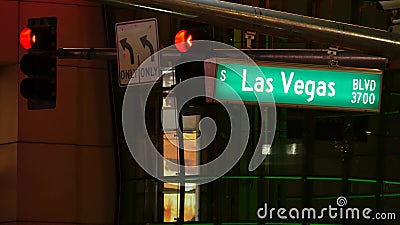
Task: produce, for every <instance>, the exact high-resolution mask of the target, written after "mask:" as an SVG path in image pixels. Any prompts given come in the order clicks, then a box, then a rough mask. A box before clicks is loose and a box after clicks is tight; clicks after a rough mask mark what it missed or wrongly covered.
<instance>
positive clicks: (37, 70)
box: [20, 17, 57, 109]
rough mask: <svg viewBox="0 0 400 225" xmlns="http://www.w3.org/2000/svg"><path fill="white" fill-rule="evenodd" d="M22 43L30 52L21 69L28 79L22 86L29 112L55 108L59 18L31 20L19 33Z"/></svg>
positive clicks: (26, 55) (21, 61)
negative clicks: (30, 110)
mask: <svg viewBox="0 0 400 225" xmlns="http://www.w3.org/2000/svg"><path fill="white" fill-rule="evenodd" d="M20 44H21V46H22V47H23V48H25V49H27V50H28V53H27V54H25V55H23V56H22V57H21V60H20V69H21V71H22V72H23V73H24V74H26V75H27V76H28V77H27V78H25V79H23V80H22V81H21V84H20V92H21V95H22V97H24V98H26V99H28V109H52V108H55V107H56V97H57V18H56V17H45V18H31V19H29V20H28V26H27V28H25V29H23V30H22V31H21V33H20Z"/></svg>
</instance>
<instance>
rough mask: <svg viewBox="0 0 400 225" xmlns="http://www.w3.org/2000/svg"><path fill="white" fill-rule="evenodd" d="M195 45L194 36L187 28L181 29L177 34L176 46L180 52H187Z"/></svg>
mask: <svg viewBox="0 0 400 225" xmlns="http://www.w3.org/2000/svg"><path fill="white" fill-rule="evenodd" d="M192 45H193V37H192V35H191V34H190V33H189V32H188V31H187V30H180V31H178V33H176V35H175V46H176V48H177V49H178V51H180V52H187V51H188V50H189V49H190V48H191V47H192Z"/></svg>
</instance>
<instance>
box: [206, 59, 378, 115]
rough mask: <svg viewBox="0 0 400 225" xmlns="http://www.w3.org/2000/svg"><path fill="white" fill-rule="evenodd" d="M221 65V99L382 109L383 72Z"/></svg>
mask: <svg viewBox="0 0 400 225" xmlns="http://www.w3.org/2000/svg"><path fill="white" fill-rule="evenodd" d="M217 63H218V64H217V66H216V68H215V70H214V71H215V73H216V78H217V81H216V83H215V87H214V88H215V89H214V90H213V92H214V93H213V96H214V97H215V98H216V99H217V100H221V101H246V102H261V103H270V102H273V101H275V103H276V104H278V105H279V104H281V105H288V106H297V107H320V108H334V109H344V110H355V111H374V112H376V111H379V108H380V98H381V77H382V72H381V71H379V70H368V69H351V70H350V69H338V68H330V67H322V66H319V67H317V66H310V65H302V66H301V67H300V66H299V65H298V64H293V65H292V64H286V63H285V64H272V63H271V64H263V65H258V66H256V65H245V64H240V63H225V62H220V61H217ZM233 92H236V93H237V94H234V93H233ZM238 96H239V97H240V98H241V99H240V98H238ZM272 96H273V97H272Z"/></svg>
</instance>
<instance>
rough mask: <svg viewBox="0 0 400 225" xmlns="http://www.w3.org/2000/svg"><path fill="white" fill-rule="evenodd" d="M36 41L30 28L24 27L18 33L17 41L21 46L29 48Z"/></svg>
mask: <svg viewBox="0 0 400 225" xmlns="http://www.w3.org/2000/svg"><path fill="white" fill-rule="evenodd" d="M35 42H36V35H35V34H34V33H33V32H32V29H30V28H24V29H23V30H22V31H21V33H20V34H19V43H20V44H21V46H22V47H23V48H24V49H26V50H29V49H31V48H32V47H33V45H34V44H35Z"/></svg>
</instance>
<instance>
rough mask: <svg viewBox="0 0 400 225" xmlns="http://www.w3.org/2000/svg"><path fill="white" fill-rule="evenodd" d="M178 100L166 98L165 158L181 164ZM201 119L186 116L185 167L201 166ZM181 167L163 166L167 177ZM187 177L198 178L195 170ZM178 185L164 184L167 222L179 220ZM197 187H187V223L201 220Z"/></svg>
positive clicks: (184, 135) (164, 113) (184, 137)
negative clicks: (199, 136)
mask: <svg viewBox="0 0 400 225" xmlns="http://www.w3.org/2000/svg"><path fill="white" fill-rule="evenodd" d="M176 115H177V113H176V108H175V101H174V99H173V98H171V99H164V104H163V127H164V141H163V142H164V157H165V158H166V159H168V160H170V161H172V162H175V163H177V164H178V163H179V153H178V141H179V140H178V136H177V133H176V128H177V127H178V126H177V123H178V119H177V117H176ZM199 118H200V117H199V116H185V117H184V119H183V126H184V133H183V139H184V148H185V154H184V155H185V165H186V166H195V165H199V154H198V151H195V150H196V149H197V148H198V145H199V143H198V141H197V133H198V132H197V124H198V120H199ZM178 173H179V169H178V166H175V167H173V168H170V167H167V166H166V165H164V176H178ZM185 174H186V175H187V176H194V175H198V174H199V173H198V171H196V170H186V171H185ZM179 188H180V187H179V185H178V184H176V183H165V184H164V222H175V221H176V219H177V218H178V217H179V198H180V197H179ZM198 191H199V190H198V188H197V185H196V184H187V186H186V187H185V192H186V193H185V210H184V211H185V215H184V220H185V221H197V220H198V207H199V204H198V202H199V201H198V199H199V192H198Z"/></svg>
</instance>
